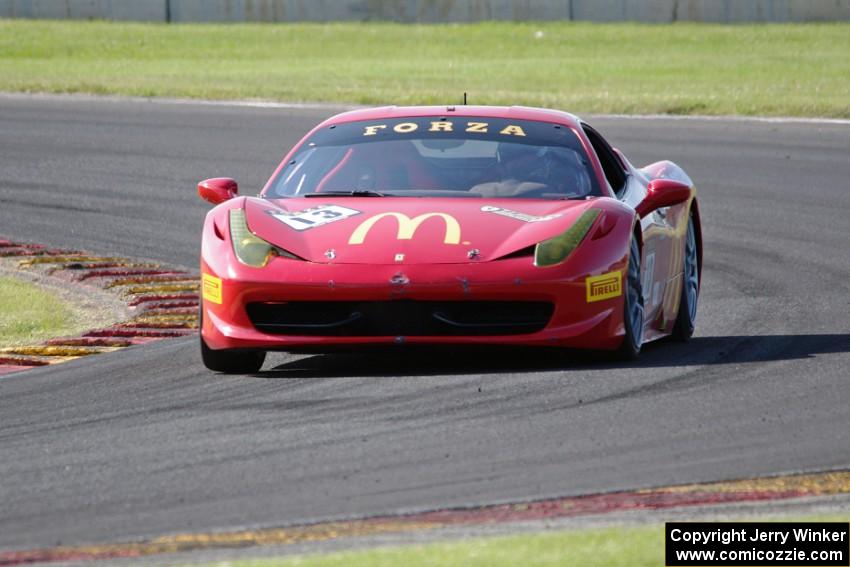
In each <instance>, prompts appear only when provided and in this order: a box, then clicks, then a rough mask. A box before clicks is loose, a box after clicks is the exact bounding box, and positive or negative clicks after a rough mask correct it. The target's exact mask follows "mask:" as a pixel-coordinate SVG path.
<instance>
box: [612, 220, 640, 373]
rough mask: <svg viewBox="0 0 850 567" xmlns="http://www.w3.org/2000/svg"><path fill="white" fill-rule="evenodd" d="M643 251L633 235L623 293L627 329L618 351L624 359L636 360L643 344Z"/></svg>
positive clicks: (624, 323) (624, 325) (624, 319)
mask: <svg viewBox="0 0 850 567" xmlns="http://www.w3.org/2000/svg"><path fill="white" fill-rule="evenodd" d="M640 266H641V251H640V244H638V240H637V238H635V237H634V236H632V242H631V245H630V246H629V267H628V271H627V272H626V290H625V293H624V294H623V327H624V328H625V330H626V333H625V336H624V337H623V344H622V345H620V349H619V350H618V351H617V354H618V357H619V358H620V359H622V360H634V359H636V358H637V357H638V355H639V354H640V348H641V345H642V344H643V288H642V287H641V277H640V276H641V273H640Z"/></svg>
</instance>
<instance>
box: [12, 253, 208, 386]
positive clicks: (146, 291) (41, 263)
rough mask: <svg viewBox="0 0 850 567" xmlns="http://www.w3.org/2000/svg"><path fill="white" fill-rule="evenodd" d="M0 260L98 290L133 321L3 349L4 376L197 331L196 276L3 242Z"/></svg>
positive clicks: (151, 264) (138, 263)
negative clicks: (120, 304) (117, 302)
mask: <svg viewBox="0 0 850 567" xmlns="http://www.w3.org/2000/svg"><path fill="white" fill-rule="evenodd" d="M0 259H5V260H7V261H11V262H12V263H13V265H14V267H15V268H16V269H17V270H21V271H25V272H29V273H30V274H32V273H34V272H35V273H38V274H39V275H40V276H42V277H45V278H50V279H51V280H53V281H54V282H58V283H59V284H61V285H62V286H63V287H68V288H77V289H80V290H81V291H83V292H85V291H86V290H92V289H95V290H98V291H100V292H106V293H109V294H111V295H114V296H115V297H116V298H117V299H120V300H121V301H122V302H123V303H124V305H126V308H127V312H128V313H129V314H130V317H129V318H128V319H127V320H124V321H120V322H116V323H115V324H113V325H111V326H108V327H105V328H97V329H92V330H89V331H87V332H85V333H83V334H81V335H80V336H73V337H63V338H54V339H50V340H48V341H45V342H43V343H41V344H37V345H26V346H15V347H7V348H2V349H0V375H4V374H9V373H12V372H19V371H22V370H27V369H30V368H36V367H39V366H46V365H49V364H56V363H59V362H64V361H67V360H73V359H76V358H80V357H82V356H90V355H95V354H99V353H102V352H111V351H113V350H116V349H119V348H124V347H128V346H132V345H136V344H141V343H145V342H149V341H155V340H160V339H167V338H173V337H181V336H185V335H189V334H193V333H195V332H197V327H198V318H197V310H198V289H199V284H198V281H199V280H198V275H197V273H192V272H189V271H186V270H182V269H180V268H173V267H168V266H164V265H162V264H159V263H156V262H143V261H138V260H133V259H130V258H124V257H115V256H109V257H107V256H98V255H93V254H89V253H86V252H84V251H79V250H66V249H57V248H48V247H46V246H43V245H41V244H33V243H24V242H16V241H13V240H10V239H4V238H0Z"/></svg>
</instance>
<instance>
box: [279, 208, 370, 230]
mask: <svg viewBox="0 0 850 567" xmlns="http://www.w3.org/2000/svg"><path fill="white" fill-rule="evenodd" d="M267 212H268V213H269V214H270V215H271V216H273V217H274V218H276V219H277V220H279V221H280V222H282V223H283V224H285V225H286V226H288V227H289V228H292V229H295V230H308V229H310V228H315V227H317V226H322V225H323V224H328V223H331V222H336V221H339V220H343V219H347V218H348V217H352V216H354V215H359V214H360V211H358V210H355V209H349V208H348V207H341V206H340V205H320V206H318V207H311V208H309V209H304V210H303V211H296V212H294V213H285V212H279V211H267Z"/></svg>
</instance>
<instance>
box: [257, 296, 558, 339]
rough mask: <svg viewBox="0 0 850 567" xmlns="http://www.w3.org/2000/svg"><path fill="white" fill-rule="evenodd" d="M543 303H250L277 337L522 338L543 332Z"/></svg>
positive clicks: (547, 312)
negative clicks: (510, 336) (515, 336)
mask: <svg viewBox="0 0 850 567" xmlns="http://www.w3.org/2000/svg"><path fill="white" fill-rule="evenodd" d="M553 311H554V305H553V304H551V303H548V302H543V301H414V300H396V301H292V302H286V303H284V302H270V303H261V302H260V303H249V304H248V305H247V312H248V317H249V318H250V320H251V323H252V324H253V325H254V327H255V328H256V329H257V330H258V331H261V332H264V333H268V334H273V335H302V336H304V335H306V336H323V337H379V336H409V337H416V336H435V337H437V336H487V335H520V334H527V333H535V332H537V331H540V330H542V329H543V328H544V327H545V326H546V325H547V324H548V323H549V319H550V318H551V317H552V312H553Z"/></svg>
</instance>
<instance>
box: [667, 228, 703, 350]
mask: <svg viewBox="0 0 850 567" xmlns="http://www.w3.org/2000/svg"><path fill="white" fill-rule="evenodd" d="M682 271H683V275H682V294H681V298H680V300H679V313H678V314H677V315H676V324H675V325H674V327H673V332H672V333H671V335H672V336H673V338H674V339H676V340H679V341H687V340H688V339H690V338H691V335H693V334H694V325H695V324H696V320H697V301H698V300H699V258H698V257H697V235H696V227H695V226H694V217H693V216H691V217H690V219H688V234H687V236H686V237H685V258H684V262H683V266H682Z"/></svg>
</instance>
